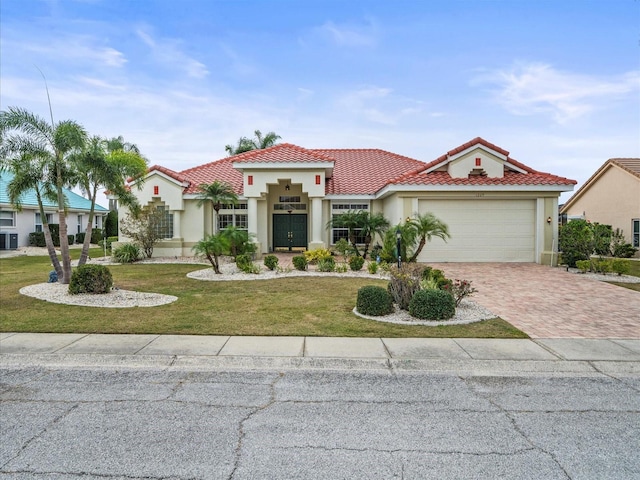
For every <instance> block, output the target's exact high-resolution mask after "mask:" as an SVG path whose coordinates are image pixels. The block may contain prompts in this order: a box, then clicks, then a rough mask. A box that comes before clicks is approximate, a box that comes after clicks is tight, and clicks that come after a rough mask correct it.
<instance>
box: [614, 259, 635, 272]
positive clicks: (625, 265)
mask: <svg viewBox="0 0 640 480" xmlns="http://www.w3.org/2000/svg"><path fill="white" fill-rule="evenodd" d="M611 269H612V270H613V271H614V272H615V273H617V274H618V275H626V274H628V273H629V272H630V271H631V262H630V261H629V260H622V259H620V258H614V259H613V260H612V261H611Z"/></svg>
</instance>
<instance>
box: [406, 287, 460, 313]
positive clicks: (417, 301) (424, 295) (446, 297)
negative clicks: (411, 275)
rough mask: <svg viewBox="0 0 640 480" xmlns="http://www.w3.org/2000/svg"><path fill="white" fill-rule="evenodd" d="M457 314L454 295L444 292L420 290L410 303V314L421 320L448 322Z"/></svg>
mask: <svg viewBox="0 0 640 480" xmlns="http://www.w3.org/2000/svg"><path fill="white" fill-rule="evenodd" d="M455 313H456V303H455V299H454V298H453V295H451V294H450V293H448V292H445V291H443V290H420V291H418V292H416V293H415V295H414V296H413V298H412V299H411V301H410V302H409V314H410V315H411V316H412V317H416V318H419V319H421V320H448V319H450V318H451V317H453V316H454V315H455Z"/></svg>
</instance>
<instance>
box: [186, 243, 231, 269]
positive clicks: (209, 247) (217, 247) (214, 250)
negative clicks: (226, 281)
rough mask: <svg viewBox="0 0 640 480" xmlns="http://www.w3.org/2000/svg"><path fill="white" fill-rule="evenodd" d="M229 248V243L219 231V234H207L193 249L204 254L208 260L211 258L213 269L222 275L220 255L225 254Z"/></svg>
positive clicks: (196, 252) (197, 253) (198, 253)
mask: <svg viewBox="0 0 640 480" xmlns="http://www.w3.org/2000/svg"><path fill="white" fill-rule="evenodd" d="M228 248H229V244H228V242H227V240H226V239H225V238H224V237H223V236H222V234H220V233H219V234H217V235H208V236H206V237H205V238H204V239H203V240H200V241H199V242H198V243H196V244H195V245H194V246H193V248H192V250H193V251H194V252H195V254H196V255H204V256H205V257H207V260H209V262H210V263H211V266H212V267H213V271H214V272H216V274H218V275H220V274H222V272H221V271H220V260H219V258H218V257H220V255H223V254H224V252H226V251H227V249H228Z"/></svg>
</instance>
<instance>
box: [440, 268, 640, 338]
mask: <svg viewBox="0 0 640 480" xmlns="http://www.w3.org/2000/svg"><path fill="white" fill-rule="evenodd" d="M429 265H430V266H432V267H433V268H439V269H441V270H443V271H444V272H445V275H446V276H447V278H452V279H453V278H457V279H465V280H471V281H472V282H473V286H474V287H475V288H476V289H477V290H478V292H477V293H475V294H474V295H473V296H472V297H471V298H472V299H473V300H475V301H476V302H478V303H479V304H481V305H482V306H484V307H486V308H488V309H489V310H491V311H492V312H493V313H495V314H496V315H498V316H499V317H501V318H503V319H504V320H506V321H507V322H509V323H511V324H512V325H514V326H515V327H517V328H519V329H520V330H522V331H524V332H525V333H527V334H528V335H529V336H530V337H532V338H640V293H639V292H636V291H633V290H629V289H627V288H624V287H619V286H616V285H610V284H608V283H605V282H600V281H597V280H593V279H590V278H587V277H585V276H583V275H580V274H575V273H569V272H567V271H565V270H564V269H563V268H552V267H549V266H544V265H537V264H534V263H430V264H429ZM611 279H612V280H615V277H614V276H612V277H611Z"/></svg>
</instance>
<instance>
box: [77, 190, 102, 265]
mask: <svg viewBox="0 0 640 480" xmlns="http://www.w3.org/2000/svg"><path fill="white" fill-rule="evenodd" d="M97 194H98V189H97V188H94V189H93V195H92V197H93V198H92V200H91V210H89V219H88V223H87V228H86V230H85V234H84V242H83V243H82V252H81V253H80V260H78V266H80V265H84V264H85V263H87V258H88V257H89V246H90V245H91V233H92V231H93V217H94V216H95V213H94V206H95V204H96V196H97Z"/></svg>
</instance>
